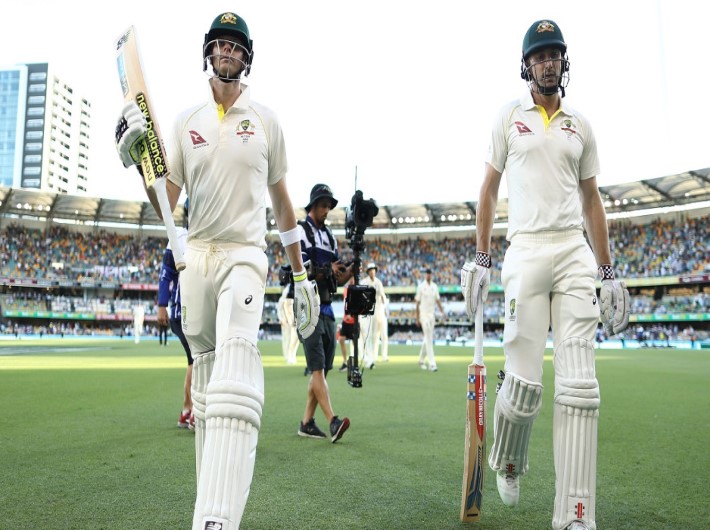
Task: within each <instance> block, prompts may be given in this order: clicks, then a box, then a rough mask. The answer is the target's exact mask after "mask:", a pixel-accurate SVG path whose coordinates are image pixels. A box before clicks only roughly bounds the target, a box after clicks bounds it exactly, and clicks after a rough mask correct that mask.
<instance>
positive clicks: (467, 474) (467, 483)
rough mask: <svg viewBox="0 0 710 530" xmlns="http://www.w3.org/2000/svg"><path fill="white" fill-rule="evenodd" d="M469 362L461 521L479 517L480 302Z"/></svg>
mask: <svg viewBox="0 0 710 530" xmlns="http://www.w3.org/2000/svg"><path fill="white" fill-rule="evenodd" d="M474 332H475V334H476V339H475V350H474V355H473V363H471V364H469V365H468V389H467V393H466V438H465V440H464V462H463V484H462V486H461V521H463V522H464V523H471V522H476V521H479V520H480V519H481V508H482V504H483V478H484V476H485V468H484V466H485V458H486V366H485V365H484V364H483V304H482V302H481V300H479V303H478V310H477V311H476V318H475V327H474Z"/></svg>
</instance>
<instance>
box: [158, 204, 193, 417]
mask: <svg viewBox="0 0 710 530" xmlns="http://www.w3.org/2000/svg"><path fill="white" fill-rule="evenodd" d="M187 213H188V203H187V201H185V218H187ZM176 231H177V236H178V242H179V243H180V244H181V245H182V247H183V248H182V253H183V255H185V250H186V249H185V246H186V244H187V229H186V228H177V229H176ZM158 324H159V325H161V326H165V327H166V328H167V327H168V326H170V329H171V330H172V332H173V333H175V336H177V337H178V339H180V344H182V347H183V350H184V351H185V355H187V370H186V371H185V383H184V385H183V398H182V411H181V412H180V416H179V418H178V423H177V426H178V427H180V428H184V429H187V428H189V429H194V428H195V417H194V415H193V414H192V396H191V389H192V365H193V359H192V352H191V351H190V345H189V344H188V342H187V339H186V338H185V334H184V333H183V331H182V308H181V304H180V272H179V271H178V270H177V268H176V267H175V258H174V257H173V251H172V249H171V248H170V242H168V246H167V247H166V249H165V252H163V265H162V267H161V268H160V279H159V281H158Z"/></svg>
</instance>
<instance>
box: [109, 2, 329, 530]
mask: <svg viewBox="0 0 710 530" xmlns="http://www.w3.org/2000/svg"><path fill="white" fill-rule="evenodd" d="M253 53H254V52H253V43H252V39H251V38H250V36H249V29H248V27H247V24H246V22H245V21H244V20H243V19H241V18H240V17H239V16H237V15H236V14H234V13H223V14H221V15H219V16H218V17H217V18H216V19H215V20H214V22H213V23H212V25H211V27H210V28H209V31H208V32H207V34H206V35H205V41H204V47H203V69H204V70H205V72H206V73H207V74H208V76H209V77H210V79H209V86H210V97H209V98H208V100H207V101H206V102H204V103H202V104H201V105H198V106H195V107H192V108H190V109H188V110H187V111H185V112H184V113H182V114H181V115H180V116H179V117H178V120H177V123H176V125H175V128H174V130H173V135H172V143H171V144H169V145H168V149H167V153H168V159H169V164H170V167H171V169H172V173H171V174H170V175H169V176H168V177H167V178H168V182H167V192H168V196H169V200H170V207H171V208H175V205H176V203H177V200H178V197H179V195H180V193H181V190H182V189H183V187H184V188H185V190H186V191H187V195H188V196H189V197H190V211H189V218H190V219H189V220H190V231H189V235H188V241H187V252H186V256H185V259H186V262H187V266H186V268H185V270H184V271H183V272H182V273H181V274H180V280H181V295H182V329H183V331H184V332H185V336H186V337H187V340H188V342H189V344H190V348H191V350H192V354H193V357H194V366H193V378H192V401H193V413H194V416H195V434H196V436H195V449H196V465H197V500H196V502H195V513H194V518H193V523H192V528H193V530H206V529H217V528H219V529H221V530H235V529H237V528H239V524H240V521H241V518H242V514H243V512H244V507H245V505H246V502H247V498H248V496H249V488H250V485H251V480H252V475H253V471H254V462H255V455H256V445H257V440H258V435H259V428H260V423H261V414H262V407H263V405H264V373H263V368H262V363H261V356H260V354H259V351H258V349H257V332H258V330H259V325H260V323H261V316H262V309H263V305H264V288H265V284H266V275H267V272H268V263H267V261H268V260H267V257H266V254H265V252H264V251H265V249H266V243H265V235H266V207H265V205H264V202H265V200H264V199H265V194H266V191H267V190H268V192H269V195H270V197H271V202H272V206H273V212H274V217H275V218H276V223H277V225H278V227H279V230H280V234H281V241H282V243H283V245H284V247H285V249H286V253H287V255H288V257H289V261H290V263H291V266H292V268H293V271H294V277H295V278H296V279H298V280H299V281H296V284H295V305H296V317H297V325H298V330H299V332H300V333H301V335H302V336H303V337H304V338H305V337H308V336H310V335H311V334H312V333H313V330H314V329H315V326H316V323H317V322H318V314H319V306H320V302H319V298H318V295H317V292H316V289H315V287H314V285H313V284H312V283H311V282H309V281H307V280H306V279H305V277H306V274H305V269H304V266H303V262H302V260H301V249H300V243H299V232H298V229H297V225H296V217H295V213H294V210H293V206H292V203H291V199H290V197H289V194H288V191H287V188H286V181H285V175H286V150H285V146H284V139H283V135H282V132H281V127H280V126H279V123H278V121H277V120H276V116H275V115H274V113H273V112H272V111H271V110H269V109H268V108H266V107H264V106H262V105H260V104H259V103H256V102H254V101H252V99H251V95H250V92H249V87H247V86H246V85H245V84H244V83H242V80H241V79H242V75H244V76H246V75H248V74H249V70H250V69H251V66H252V58H253ZM124 118H125V120H126V125H127V126H126V127H123V129H125V133H124V135H125V136H126V137H127V138H134V139H135V138H136V137H138V136H140V135H141V134H144V133H145V125H144V123H143V124H142V122H141V119H140V117H139V116H135V110H132V108H131V107H130V106H129V107H128V110H126V111H125V112H124ZM141 125H143V128H142V129H141ZM118 147H119V152H120V154H121V159H122V160H123V161H124V164H126V163H127V162H128V163H130V161H131V160H134V158H135V157H132V156H131V154H130V148H131V142H128V141H125V142H121V140H120V138H119V139H118ZM149 193H150V192H149Z"/></svg>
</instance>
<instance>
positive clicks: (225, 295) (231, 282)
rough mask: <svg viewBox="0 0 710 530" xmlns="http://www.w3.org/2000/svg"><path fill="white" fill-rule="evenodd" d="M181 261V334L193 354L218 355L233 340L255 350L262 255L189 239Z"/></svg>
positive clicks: (263, 265) (249, 249)
mask: <svg viewBox="0 0 710 530" xmlns="http://www.w3.org/2000/svg"><path fill="white" fill-rule="evenodd" d="M185 261H186V267H185V270H184V271H182V272H181V273H180V289H181V291H180V294H181V297H182V330H183V332H184V333H185V337H186V338H187V341H188V343H189V344H190V348H191V349H192V352H193V355H195V354H199V353H202V352H207V351H214V350H218V349H219V346H220V345H221V344H222V343H223V342H224V341H225V340H226V339H228V338H233V337H242V338H244V339H246V340H247V341H249V342H250V343H252V344H253V345H254V346H256V343H257V338H258V332H259V326H260V325H261V317H262V310H263V308H264V289H265V283H266V274H267V270H268V258H267V257H266V254H265V253H264V251H263V250H262V249H261V248H258V247H255V246H251V245H249V246H247V245H237V244H222V245H219V246H218V245H212V244H207V243H204V242H202V241H197V240H194V239H192V240H190V241H189V242H188V249H187V252H186V256H185Z"/></svg>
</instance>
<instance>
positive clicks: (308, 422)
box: [298, 184, 353, 443]
mask: <svg viewBox="0 0 710 530" xmlns="http://www.w3.org/2000/svg"><path fill="white" fill-rule="evenodd" d="M337 204H338V201H337V200H336V199H335V198H334V197H333V192H332V191H331V190H330V188H329V187H328V186H327V185H325V184H316V185H315V186H313V189H312V190H311V197H310V201H309V203H308V205H307V206H306V212H307V213H308V216H307V217H306V220H305V221H299V222H298V225H299V233H300V237H301V254H302V257H303V261H304V263H305V262H309V263H308V267H307V268H308V272H309V275H308V277H309V279H310V280H315V281H316V284H317V285H318V293H319V295H320V301H321V306H320V317H319V319H318V324H317V326H316V330H315V332H314V333H313V334H312V335H311V336H310V337H308V338H307V339H305V340H301V342H302V343H303V349H304V351H305V354H306V363H307V365H308V368H309V369H310V371H311V377H310V379H309V381H308V396H307V398H306V409H305V411H304V413H303V420H302V421H301V425H300V426H299V429H298V435H299V436H304V437H307V438H325V437H326V434H325V433H324V432H323V431H321V430H320V429H319V428H318V427H317V426H316V423H315V419H314V415H315V411H316V407H317V406H318V405H320V408H321V410H322V411H323V414H324V415H325V417H326V419H327V420H328V422H329V424H330V440H331V442H332V443H335V442H337V441H338V440H339V439H340V438H341V437H342V436H343V434H344V433H345V431H346V430H347V429H348V427H349V426H350V420H349V419H348V418H346V417H343V418H342V419H340V418H338V416H336V415H335V413H334V412H333V408H332V406H331V404H330V393H329V391H328V383H327V382H326V376H327V374H328V372H329V371H330V370H332V368H333V357H334V356H335V345H336V339H335V314H334V313H333V308H332V306H331V299H332V296H333V295H334V294H335V293H336V291H337V288H338V286H339V285H344V284H345V283H347V281H348V280H349V279H350V278H351V277H352V276H353V266H352V265H350V266H348V267H346V266H345V265H344V264H343V263H342V262H341V261H340V259H339V257H338V243H337V241H336V240H335V238H334V237H333V234H332V232H331V231H330V229H329V228H328V227H327V226H326V224H325V221H326V219H327V218H328V213H330V211H331V210H332V209H333V208H335V206H336V205H337Z"/></svg>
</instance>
